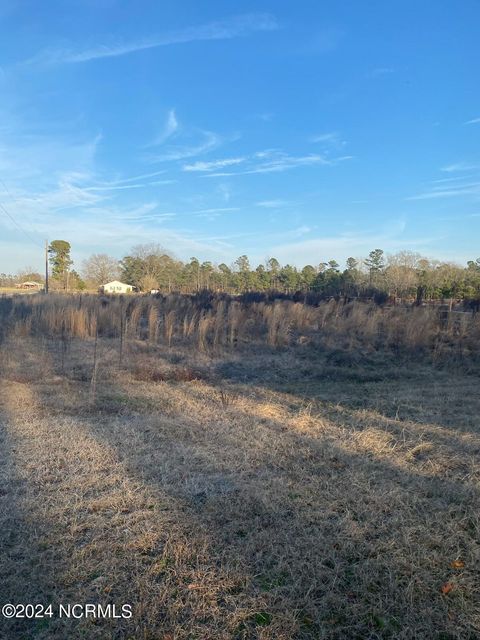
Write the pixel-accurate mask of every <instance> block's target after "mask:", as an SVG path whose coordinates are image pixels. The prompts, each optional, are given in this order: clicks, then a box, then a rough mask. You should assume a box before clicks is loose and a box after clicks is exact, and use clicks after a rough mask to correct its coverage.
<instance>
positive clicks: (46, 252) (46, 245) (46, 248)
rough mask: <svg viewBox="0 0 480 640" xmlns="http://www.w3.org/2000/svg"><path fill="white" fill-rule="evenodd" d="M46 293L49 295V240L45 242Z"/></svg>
mask: <svg viewBox="0 0 480 640" xmlns="http://www.w3.org/2000/svg"><path fill="white" fill-rule="evenodd" d="M45 293H48V240H45Z"/></svg>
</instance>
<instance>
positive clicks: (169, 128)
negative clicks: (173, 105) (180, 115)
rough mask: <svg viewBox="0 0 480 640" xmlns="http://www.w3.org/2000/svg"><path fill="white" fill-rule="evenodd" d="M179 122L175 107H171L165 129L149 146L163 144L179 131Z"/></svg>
mask: <svg viewBox="0 0 480 640" xmlns="http://www.w3.org/2000/svg"><path fill="white" fill-rule="evenodd" d="M178 128H179V124H178V120H177V116H176V114H175V109H170V111H169V112H168V115H167V119H166V121H165V124H164V125H163V130H162V131H161V133H160V134H159V135H158V136H157V137H156V138H155V139H154V140H153V142H151V143H150V145H149V146H155V145H160V144H163V143H164V142H165V141H166V140H168V139H169V138H171V137H172V136H173V135H175V133H176V132H177V131H178Z"/></svg>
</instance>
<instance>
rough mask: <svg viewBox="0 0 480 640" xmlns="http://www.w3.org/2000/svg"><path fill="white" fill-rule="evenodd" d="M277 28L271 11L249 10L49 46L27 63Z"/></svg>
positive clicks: (59, 61)
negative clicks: (136, 34) (133, 34)
mask: <svg viewBox="0 0 480 640" xmlns="http://www.w3.org/2000/svg"><path fill="white" fill-rule="evenodd" d="M277 28H278V25H277V21H276V19H275V18H274V16H272V15H271V14H269V13H250V14H245V15H240V16H234V17H231V18H228V19H226V20H222V21H218V22H211V23H208V24H203V25H197V26H192V27H186V28H184V29H179V30H177V31H171V32H168V33H165V34H162V35H158V36H154V37H151V38H144V39H140V40H135V41H132V42H119V41H117V42H111V43H109V44H101V45H95V46H92V47H86V48H82V47H79V48H78V49H76V50H74V49H68V48H54V49H46V50H43V51H40V52H39V53H38V54H36V55H35V56H33V58H30V59H29V60H27V61H26V64H42V65H55V64H72V63H81V62H89V61H91V60H98V59H101V58H113V57H118V56H124V55H127V54H130V53H135V52H137V51H143V50H146V49H155V48H157V47H166V46H169V45H175V44H185V43H189V42H200V41H206V40H229V39H232V38H239V37H242V36H247V35H250V34H252V33H255V32H257V31H273V30H275V29H277Z"/></svg>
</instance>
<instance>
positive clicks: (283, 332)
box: [0, 294, 480, 362]
mask: <svg viewBox="0 0 480 640" xmlns="http://www.w3.org/2000/svg"><path fill="white" fill-rule="evenodd" d="M0 327H1V328H0V338H1V337H2V336H5V335H12V336H15V337H18V338H25V337H28V336H42V337H46V338H53V339H56V340H59V341H60V342H62V343H63V344H64V348H65V350H66V349H67V348H68V340H70V339H71V338H80V339H94V338H95V336H96V335H97V333H98V336H100V337H110V338H116V339H118V341H119V356H120V357H119V359H120V362H121V360H122V354H123V350H124V348H125V342H126V341H138V340H140V341H148V342H150V343H152V344H163V345H165V346H168V347H171V346H172V345H175V344H176V345H178V346H180V345H184V344H188V345H191V347H192V348H197V349H198V350H200V351H212V352H214V351H219V350H223V349H233V348H237V347H241V346H242V345H248V344H258V345H265V346H266V347H271V348H274V349H278V348H283V347H287V346H289V345H292V344H297V343H300V344H309V345H311V347H312V348H314V347H328V348H330V347H334V348H342V349H345V350H352V349H360V350H378V349H388V350H392V351H396V352H401V351H405V352H409V353H415V354H430V355H431V356H432V357H433V358H435V359H439V358H441V357H443V356H445V355H449V356H452V355H454V356H459V357H462V358H465V357H472V356H473V357H474V356H476V355H477V354H478V345H479V343H480V342H479V341H480V315H479V314H474V313H471V312H470V313H458V312H457V313H455V312H452V313H446V312H444V311H439V310H438V309H435V308H432V307H425V308H422V307H401V306H394V307H380V306H376V305H374V304H370V303H364V302H349V303H344V302H341V301H335V300H330V301H326V302H321V303H320V304H319V305H318V306H316V307H314V306H309V305H306V304H302V303H298V302H291V301H288V300H276V301H273V302H252V303H243V302H240V301H239V300H236V299H235V298H228V297H225V296H219V297H218V298H215V297H211V298H210V299H209V300H208V301H207V302H206V301H205V300H203V299H202V298H201V297H195V296H181V295H178V294H171V295H169V296H165V297H163V298H162V297H161V298H153V297H152V298H150V297H145V296H137V297H131V298H128V300H126V299H124V298H121V297H119V298H105V297H99V296H95V295H85V296H80V297H70V296H65V295H49V296H42V295H37V296H29V297H28V298H25V297H24V296H18V297H15V296H14V297H13V298H8V299H7V298H4V299H0Z"/></svg>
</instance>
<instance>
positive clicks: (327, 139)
mask: <svg viewBox="0 0 480 640" xmlns="http://www.w3.org/2000/svg"><path fill="white" fill-rule="evenodd" d="M310 141H311V142H319V143H322V144H324V145H328V146H331V147H334V148H335V149H340V148H341V147H344V146H345V145H346V144H347V142H346V140H343V139H342V137H341V135H340V134H339V133H338V131H329V132H328V133H321V134H319V135H316V136H312V138H311V139H310Z"/></svg>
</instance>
